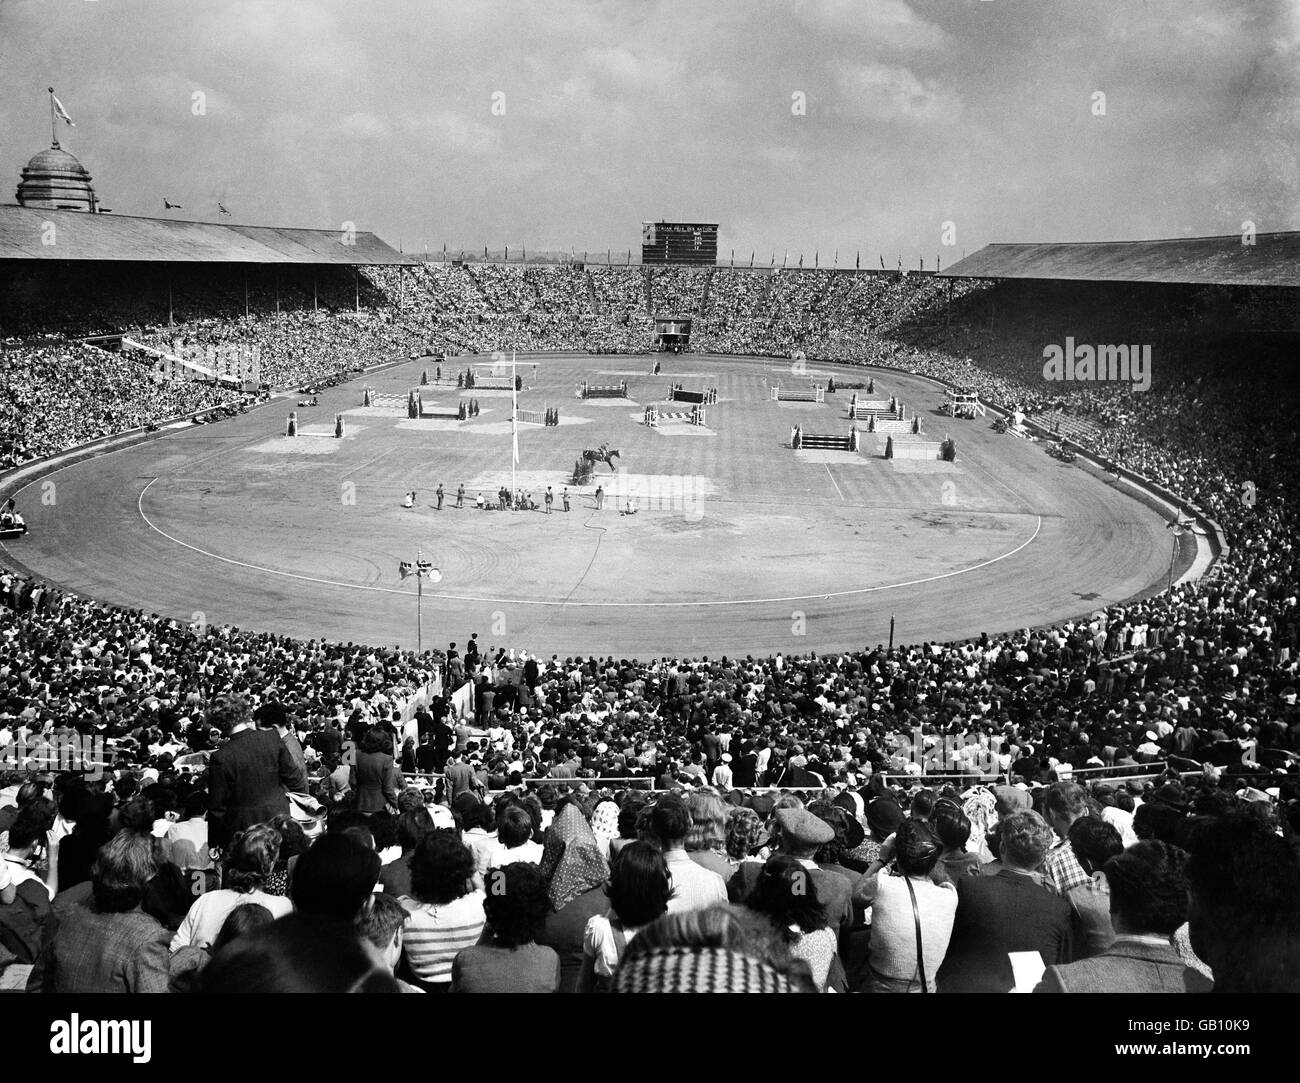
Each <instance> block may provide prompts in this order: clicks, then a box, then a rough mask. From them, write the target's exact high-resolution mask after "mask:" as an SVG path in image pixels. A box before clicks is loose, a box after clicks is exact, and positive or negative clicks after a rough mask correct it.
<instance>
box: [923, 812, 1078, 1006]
mask: <svg viewBox="0 0 1300 1083" xmlns="http://www.w3.org/2000/svg"><path fill="white" fill-rule="evenodd" d="M998 838H999V842H1000V858H1001V861H1002V871H1001V872H999V873H998V874H997V875H996V876H966V877H962V879H961V880H960V881H959V882H958V884H957V917H956V919H955V921H954V922H953V927H952V939H951V940H950V941H949V942H948V954H947V955H946V956H945V958H944V961H943V966H941V967H940V968H939V973H938V975H937V979H938V985H939V992H941V993H1008V992H1010V991H1011V989H1012V988H1013V987H1014V986H1015V984H1016V979H1015V975H1014V973H1013V972H1012V969H1011V959H1010V953H1011V952H1033V951H1036V952H1038V953H1039V955H1041V956H1042V959H1043V962H1044V963H1045V964H1046V965H1047V966H1055V965H1058V964H1061V963H1068V962H1069V961H1070V958H1071V951H1072V946H1071V916H1072V913H1073V911H1072V910H1071V908H1070V904H1069V903H1068V902H1066V900H1064V899H1062V898H1061V897H1060V896H1058V895H1056V894H1055V893H1054V892H1052V891H1051V890H1050V889H1048V888H1046V887H1043V886H1042V884H1040V883H1038V882H1037V881H1036V880H1035V878H1034V877H1033V875H1032V874H1033V873H1034V872H1036V871H1037V870H1038V869H1039V867H1040V866H1041V865H1042V863H1043V858H1044V857H1045V856H1046V855H1047V851H1048V849H1049V848H1050V847H1051V845H1052V841H1053V835H1052V829H1051V828H1050V827H1048V826H1047V823H1046V821H1044V820H1043V818H1042V817H1041V816H1039V815H1038V813H1036V812H1033V811H1030V810H1026V811H1023V812H1014V813H1012V814H1011V815H1010V816H1007V817H1005V818H1004V819H1003V820H1002V822H1001V824H1000V825H999V832H998Z"/></svg>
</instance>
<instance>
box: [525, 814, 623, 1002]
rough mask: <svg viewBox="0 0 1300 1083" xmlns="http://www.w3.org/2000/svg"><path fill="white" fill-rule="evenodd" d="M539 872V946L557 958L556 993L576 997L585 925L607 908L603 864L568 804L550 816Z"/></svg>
mask: <svg viewBox="0 0 1300 1083" xmlns="http://www.w3.org/2000/svg"><path fill="white" fill-rule="evenodd" d="M541 869H542V873H543V875H545V876H546V877H547V878H548V880H549V887H548V889H547V897H548V898H549V899H550V902H551V913H550V914H548V915H547V918H546V922H545V925H544V927H543V929H542V935H541V936H539V937H538V938H537V942H538V943H539V944H544V945H546V946H547V947H551V948H554V949H555V951H556V953H557V954H558V955H559V956H560V992H562V993H572V992H576V991H577V985H578V979H579V977H580V975H581V973H582V958H583V952H582V943H583V934H584V932H585V931H586V928H587V922H588V921H589V920H590V919H591V918H593V917H595V916H596V915H597V914H603V913H605V911H606V910H607V909H608V908H609V899H608V897H607V896H606V895H605V882H606V881H607V880H608V879H609V862H608V861H607V860H606V859H605V858H604V856H602V854H601V852H600V843H599V842H598V841H597V839H596V835H595V833H594V832H593V831H592V830H591V825H590V824H589V823H587V820H586V818H585V817H584V816H583V815H582V809H581V808H580V807H579V806H578V805H577V804H575V803H574V802H572V801H570V802H568V803H566V804H565V805H564V807H563V808H562V809H560V811H559V812H557V813H556V814H555V819H554V820H552V821H551V826H550V827H548V828H547V829H546V838H545V840H544V841H543V843H542V861H541Z"/></svg>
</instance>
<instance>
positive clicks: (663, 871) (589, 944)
mask: <svg viewBox="0 0 1300 1083" xmlns="http://www.w3.org/2000/svg"><path fill="white" fill-rule="evenodd" d="M672 893H673V886H672V878H671V877H670V876H669V875H668V865H667V863H666V862H665V861H664V855H663V853H662V852H660V850H659V847H657V846H656V845H654V843H651V842H640V841H638V842H629V843H628V844H627V845H626V846H624V847H623V848H622V849H621V850H619V852H618V856H617V858H616V859H615V861H614V865H613V870H612V872H611V874H610V880H609V885H608V886H607V887H606V888H605V894H606V895H608V896H609V904H610V905H609V911H608V913H605V914H597V915H596V916H595V917H592V918H589V919H588V920H587V928H586V930H585V932H584V933H583V938H582V955H583V959H582V974H581V975H580V977H579V979H578V991H579V992H580V993H590V992H605V991H607V990H608V988H609V986H610V983H611V981H612V979H613V977H614V971H616V970H617V969H618V964H619V963H620V962H622V960H623V955H624V953H625V952H626V951H627V946H628V944H629V943H630V942H631V940H632V939H633V937H635V936H636V934H637V933H638V932H640V931H641V930H642V929H643V928H644V927H645V926H647V925H649V924H650V923H651V922H652V921H654V920H656V919H657V918H660V917H662V916H663V915H664V914H666V913H667V912H668V900H669V898H671V896H672Z"/></svg>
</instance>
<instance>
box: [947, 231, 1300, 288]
mask: <svg viewBox="0 0 1300 1083" xmlns="http://www.w3.org/2000/svg"><path fill="white" fill-rule="evenodd" d="M939 273H940V275H941V277H945V278H1044V279H1047V278H1052V279H1075V280H1080V281H1086V282H1169V283H1180V284H1185V285H1193V284H1203V285H1220V286H1300V233H1259V234H1257V235H1256V237H1255V243H1254V244H1253V245H1244V244H1242V243H1241V235H1240V234H1237V233H1234V234H1231V235H1229V236H1227V237H1189V238H1185V239H1184V238H1175V239H1170V240H1160V241H1097V242H1083V243H1078V244H990V245H987V246H986V247H984V248H981V249H980V250H979V251H978V252H976V253H974V254H973V255H970V256H967V257H966V258H965V259H963V260H960V261H958V262H957V263H954V264H953V265H952V266H951V267H949V268H947V269H946V270H943V271H940V272H939Z"/></svg>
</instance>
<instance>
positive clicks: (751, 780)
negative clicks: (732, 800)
mask: <svg viewBox="0 0 1300 1083" xmlns="http://www.w3.org/2000/svg"><path fill="white" fill-rule="evenodd" d="M731 784H732V785H733V786H735V787H736V788H737V789H746V788H747V787H750V786H756V785H758V756H756V755H755V754H754V744H753V742H752V741H745V742H743V743H742V744H741V746H740V757H739V758H738V759H737V760H736V762H735V763H733V764H732V765H731Z"/></svg>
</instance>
